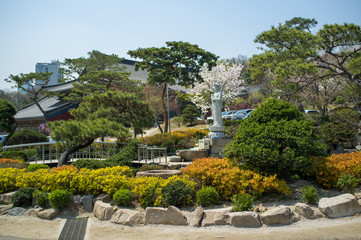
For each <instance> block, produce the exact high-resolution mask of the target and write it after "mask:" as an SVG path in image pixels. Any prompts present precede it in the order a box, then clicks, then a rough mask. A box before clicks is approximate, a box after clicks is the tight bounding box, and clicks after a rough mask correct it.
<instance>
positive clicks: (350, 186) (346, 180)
mask: <svg viewBox="0 0 361 240" xmlns="http://www.w3.org/2000/svg"><path fill="white" fill-rule="evenodd" d="M357 185H358V181H357V179H356V178H355V177H354V176H352V175H350V174H347V173H346V174H345V173H343V174H341V177H340V178H339V179H338V181H337V187H338V188H339V189H341V190H342V191H344V192H347V193H352V194H354V193H355V189H356V187H357Z"/></svg>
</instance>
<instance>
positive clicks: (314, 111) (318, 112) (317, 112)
mask: <svg viewBox="0 0 361 240" xmlns="http://www.w3.org/2000/svg"><path fill="white" fill-rule="evenodd" d="M305 113H306V114H320V111H318V110H305Z"/></svg>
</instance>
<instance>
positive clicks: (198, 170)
mask: <svg viewBox="0 0 361 240" xmlns="http://www.w3.org/2000/svg"><path fill="white" fill-rule="evenodd" d="M182 172H183V173H185V174H187V175H189V176H190V177H191V178H192V179H193V180H194V181H196V182H197V183H198V184H200V185H201V186H212V187H214V188H215V189H216V190H217V191H218V193H219V194H220V196H221V198H223V199H230V197H232V196H233V195H234V194H239V193H248V194H251V195H253V196H257V197H260V196H261V195H263V194H264V193H270V192H280V193H283V194H285V195H290V194H291V190H290V188H289V187H288V186H287V184H286V182H285V181H283V180H279V179H278V178H277V176H276V175H271V176H263V175H261V174H259V173H256V172H253V171H251V170H244V169H240V168H238V167H237V166H235V165H233V163H231V162H230V161H229V160H228V159H226V158H223V159H218V158H202V159H197V160H196V161H194V162H193V163H192V164H190V165H188V166H187V167H186V168H184V169H182Z"/></svg>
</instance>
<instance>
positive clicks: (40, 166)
mask: <svg viewBox="0 0 361 240" xmlns="http://www.w3.org/2000/svg"><path fill="white" fill-rule="evenodd" d="M49 168H50V167H49V166H48V165H46V164H30V165H29V166H28V167H27V168H26V171H29V172H34V171H36V170H38V169H49Z"/></svg>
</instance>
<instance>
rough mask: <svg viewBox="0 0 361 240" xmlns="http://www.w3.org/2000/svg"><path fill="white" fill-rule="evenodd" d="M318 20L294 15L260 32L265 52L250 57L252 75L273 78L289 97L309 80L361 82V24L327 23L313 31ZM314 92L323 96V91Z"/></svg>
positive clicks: (277, 88)
mask: <svg viewBox="0 0 361 240" xmlns="http://www.w3.org/2000/svg"><path fill="white" fill-rule="evenodd" d="M316 24H317V21H316V20H315V19H305V18H293V19H291V20H289V21H286V22H285V23H284V24H279V25H278V26H277V27H274V26H272V28H271V29H270V30H268V31H264V32H262V33H261V34H259V35H258V36H257V37H256V39H255V42H256V43H259V44H262V45H263V47H262V49H263V50H264V52H263V53H262V54H259V55H254V56H253V57H252V58H251V59H250V63H249V65H250V69H249V70H250V73H251V77H252V78H253V79H262V78H271V85H272V87H273V89H274V91H275V92H276V94H277V95H278V96H281V97H282V98H287V99H289V98H291V97H293V96H292V95H294V94H297V93H300V92H301V93H302V92H303V91H302V90H303V89H305V88H307V87H309V84H307V82H306V84H305V81H309V83H311V82H315V81H328V80H338V81H341V82H343V84H341V85H346V84H347V82H354V83H356V84H358V85H360V81H359V78H360V77H359V76H360V73H361V72H360V71H361V70H360V68H359V64H360V60H361V54H360V43H361V33H360V32H361V29H360V26H358V25H355V24H346V23H345V24H343V25H339V24H332V25H324V26H323V28H320V30H319V31H318V32H317V33H316V34H313V33H312V32H311V28H313V27H315V26H316ZM320 63H322V64H320ZM357 66H358V67H357ZM267 75H268V76H267ZM316 86H317V85H316ZM317 89H319V88H317ZM339 89H341V88H340V87H339ZM339 89H336V91H339ZM314 93H316V95H318V96H320V97H321V96H322V95H320V93H321V91H318V92H317V91H316V92H314ZM309 97H310V95H306V96H305V99H306V100H309Z"/></svg>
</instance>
